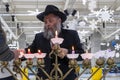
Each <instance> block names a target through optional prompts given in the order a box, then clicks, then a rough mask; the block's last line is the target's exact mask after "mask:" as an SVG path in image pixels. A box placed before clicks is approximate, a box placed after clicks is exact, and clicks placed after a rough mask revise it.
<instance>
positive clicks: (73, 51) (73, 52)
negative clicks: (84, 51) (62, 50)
mask: <svg viewBox="0 0 120 80" xmlns="http://www.w3.org/2000/svg"><path fill="white" fill-rule="evenodd" d="M72 54H75V50H74V46H72Z"/></svg>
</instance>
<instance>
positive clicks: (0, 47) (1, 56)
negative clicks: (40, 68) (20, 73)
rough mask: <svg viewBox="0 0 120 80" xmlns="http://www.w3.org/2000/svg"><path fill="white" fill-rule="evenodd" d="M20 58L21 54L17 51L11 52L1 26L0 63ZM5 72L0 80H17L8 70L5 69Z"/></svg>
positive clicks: (0, 75) (0, 73)
mask: <svg viewBox="0 0 120 80" xmlns="http://www.w3.org/2000/svg"><path fill="white" fill-rule="evenodd" d="M18 57H19V52H18V51H17V50H14V51H11V50H10V49H9V47H8V45H7V44H6V35H5V32H4V31H3V29H2V27H1V26H0V61H12V60H13V59H17V58H18ZM9 68H10V67H9ZM3 72H4V73H2V72H1V71H0V80H15V79H14V78H13V77H12V76H11V74H10V73H9V72H8V71H7V70H6V69H3Z"/></svg>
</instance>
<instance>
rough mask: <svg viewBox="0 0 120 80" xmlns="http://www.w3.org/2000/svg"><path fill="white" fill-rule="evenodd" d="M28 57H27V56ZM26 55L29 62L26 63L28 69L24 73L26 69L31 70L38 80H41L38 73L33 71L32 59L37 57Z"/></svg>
mask: <svg viewBox="0 0 120 80" xmlns="http://www.w3.org/2000/svg"><path fill="white" fill-rule="evenodd" d="M26 55H27V56H26ZM26 55H24V56H25V58H27V61H26V67H25V68H24V71H25V69H27V68H28V69H29V70H30V71H31V72H32V73H33V74H34V75H35V76H36V78H37V79H38V80H41V79H40V77H39V76H38V75H37V73H35V72H34V71H33V70H32V67H33V61H32V59H33V58H34V57H35V55H34V54H26Z"/></svg>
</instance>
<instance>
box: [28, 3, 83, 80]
mask: <svg viewBox="0 0 120 80" xmlns="http://www.w3.org/2000/svg"><path fill="white" fill-rule="evenodd" d="M37 18H38V19H39V20H40V21H42V22H44V32H42V33H38V34H36V36H35V39H34V40H33V43H32V44H31V45H30V46H29V47H28V48H30V49H31V52H32V53H36V52H37V51H38V49H40V50H41V52H43V53H47V56H46V57H45V70H46V71H47V72H48V73H50V71H51V69H52V68H53V67H52V64H53V62H54V61H53V59H50V58H49V53H50V52H51V50H52V49H51V46H52V44H51V38H54V37H55V31H57V32H58V36H59V37H61V38H63V39H64V41H63V43H62V44H61V45H60V47H61V53H60V54H59V55H58V62H59V63H60V66H59V67H60V69H61V70H62V72H63V74H65V73H66V72H67V71H68V70H69V67H68V61H69V59H68V58H67V57H66V54H69V53H70V54H71V52H72V50H71V49H72V46H74V48H75V52H76V53H84V50H83V49H82V45H81V44H80V39H79V37H78V34H77V32H76V31H73V30H65V29H63V25H62V23H63V22H64V21H65V20H66V18H67V17H66V15H65V14H64V13H62V12H61V11H59V9H58V8H57V7H56V6H54V5H48V6H47V7H46V9H45V11H44V12H42V13H40V14H38V15H37ZM26 51H27V49H26ZM79 60H82V59H81V58H80V59H79ZM38 75H39V76H40V77H42V78H43V80H45V79H47V77H46V76H45V75H44V73H42V71H41V70H38ZM75 79H76V75H75V73H74V71H72V72H71V73H70V74H69V75H68V76H67V77H66V78H65V79H64V80H75Z"/></svg>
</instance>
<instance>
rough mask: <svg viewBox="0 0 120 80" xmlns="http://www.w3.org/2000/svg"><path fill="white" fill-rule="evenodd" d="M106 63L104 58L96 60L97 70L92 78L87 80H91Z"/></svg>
mask: <svg viewBox="0 0 120 80" xmlns="http://www.w3.org/2000/svg"><path fill="white" fill-rule="evenodd" d="M104 63H105V59H104V58H103V57H100V58H98V59H97V60H96V66H95V67H96V68H97V69H96V70H95V71H94V72H93V73H92V74H91V76H90V77H89V78H88V79H87V80H90V79H91V78H92V77H93V76H94V75H95V74H96V73H97V72H98V71H99V70H100V69H101V68H102V67H103V66H104Z"/></svg>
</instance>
